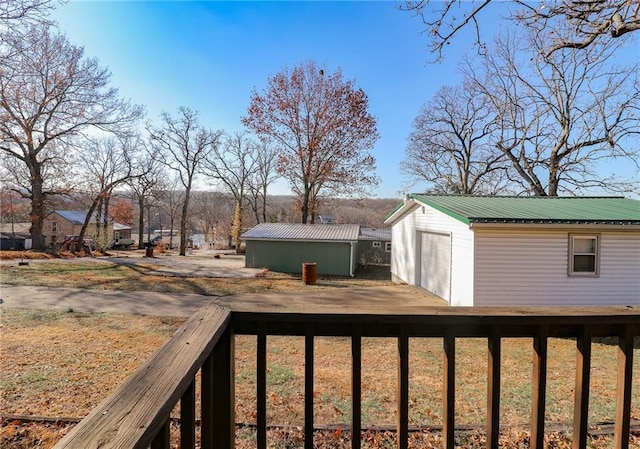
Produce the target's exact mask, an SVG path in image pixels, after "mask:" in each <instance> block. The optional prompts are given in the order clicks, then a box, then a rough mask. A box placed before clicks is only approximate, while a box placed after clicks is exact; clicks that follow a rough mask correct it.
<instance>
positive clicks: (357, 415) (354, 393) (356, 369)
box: [351, 325, 362, 449]
mask: <svg viewBox="0 0 640 449" xmlns="http://www.w3.org/2000/svg"><path fill="white" fill-rule="evenodd" d="M361 335H362V328H361V326H359V325H355V326H354V328H353V335H352V336H351V447H352V449H360V446H361V441H360V438H361V435H360V432H361V430H362V336H361Z"/></svg>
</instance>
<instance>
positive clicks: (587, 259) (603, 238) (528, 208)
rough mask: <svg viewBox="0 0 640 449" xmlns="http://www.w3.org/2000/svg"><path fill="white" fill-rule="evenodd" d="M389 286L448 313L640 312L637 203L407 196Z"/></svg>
mask: <svg viewBox="0 0 640 449" xmlns="http://www.w3.org/2000/svg"><path fill="white" fill-rule="evenodd" d="M385 224H387V225H390V226H391V231H392V236H393V242H394V243H393V247H392V251H391V274H392V279H394V280H395V281H398V282H406V283H408V284H411V285H419V286H422V287H423V288H425V289H426V290H429V291H431V292H433V293H435V294H436V295H438V296H440V297H442V298H443V299H445V300H447V301H448V302H449V304H451V305H454V306H514V305H521V306H522V305H525V306H536V305H545V306H577V305H588V306H592V305H640V201H637V200H632V199H627V198H609V197H607V198H602V197H597V198H594V197H586V198H581V197H570V198H568V197H565V198H562V197H498V196H493V197H475V196H464V195H462V196H447V195H418V194H413V195H408V196H407V197H406V199H405V201H404V203H402V204H400V205H399V206H398V207H397V208H396V209H395V210H394V211H393V212H392V213H391V214H389V216H388V217H387V219H386V220H385Z"/></svg>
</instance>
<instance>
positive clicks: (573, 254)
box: [569, 234, 600, 276]
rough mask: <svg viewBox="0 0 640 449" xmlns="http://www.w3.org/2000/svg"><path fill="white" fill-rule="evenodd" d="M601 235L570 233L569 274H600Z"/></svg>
mask: <svg viewBox="0 0 640 449" xmlns="http://www.w3.org/2000/svg"><path fill="white" fill-rule="evenodd" d="M599 265H600V236H599V235H576V234H571V235H569V276H598V274H599V273H600V267H599Z"/></svg>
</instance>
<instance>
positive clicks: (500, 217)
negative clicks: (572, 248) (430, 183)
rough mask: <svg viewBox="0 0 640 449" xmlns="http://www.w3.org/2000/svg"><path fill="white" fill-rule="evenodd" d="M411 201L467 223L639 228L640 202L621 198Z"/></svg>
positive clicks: (421, 197) (415, 196)
mask: <svg viewBox="0 0 640 449" xmlns="http://www.w3.org/2000/svg"><path fill="white" fill-rule="evenodd" d="M410 198H411V199H413V200H415V201H419V202H420V203H423V204H425V205H427V206H431V207H433V208H434V209H437V210H439V211H441V212H443V213H445V214H447V215H449V216H451V217H453V218H455V219H456V220H459V221H461V222H463V223H465V224H471V223H530V224H535V223H540V224H542V223H567V224H581V223H583V224H591V223H592V224H621V225H640V201H638V200H632V199H630V198H621V197H551V196H533V197H514V196H471V195H422V194H412V195H410Z"/></svg>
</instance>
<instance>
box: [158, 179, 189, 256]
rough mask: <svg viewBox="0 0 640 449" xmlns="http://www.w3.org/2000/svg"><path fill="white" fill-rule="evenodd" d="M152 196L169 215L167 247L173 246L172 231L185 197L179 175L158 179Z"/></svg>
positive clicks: (174, 228)
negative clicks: (158, 181)
mask: <svg viewBox="0 0 640 449" xmlns="http://www.w3.org/2000/svg"><path fill="white" fill-rule="evenodd" d="M174 174H175V173H174ZM154 197H155V198H156V199H157V202H158V207H159V208H160V209H161V210H162V211H163V212H164V213H165V214H166V216H167V217H169V247H170V248H173V237H174V231H175V230H176V224H177V223H178V220H179V218H180V210H181V208H182V205H183V203H184V197H185V191H184V188H183V187H182V183H181V182H180V177H179V176H177V175H176V176H173V177H172V178H170V179H165V180H162V181H160V183H159V184H158V186H157V190H156V192H155V194H154Z"/></svg>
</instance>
